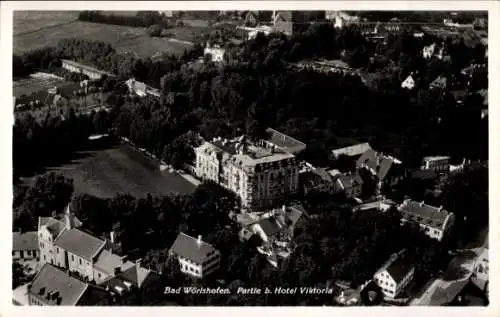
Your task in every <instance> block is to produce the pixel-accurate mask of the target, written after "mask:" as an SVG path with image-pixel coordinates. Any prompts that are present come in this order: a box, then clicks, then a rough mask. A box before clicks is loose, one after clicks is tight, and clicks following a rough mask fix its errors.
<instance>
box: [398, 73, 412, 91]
mask: <svg viewBox="0 0 500 317" xmlns="http://www.w3.org/2000/svg"><path fill="white" fill-rule="evenodd" d="M414 87H415V80H414V79H413V77H412V76H411V75H409V76H408V77H406V79H405V80H404V81H403V82H402V83H401V88H406V89H410V90H411V89H413V88H414Z"/></svg>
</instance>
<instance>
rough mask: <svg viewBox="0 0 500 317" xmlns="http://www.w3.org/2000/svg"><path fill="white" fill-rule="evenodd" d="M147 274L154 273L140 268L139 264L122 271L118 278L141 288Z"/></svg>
mask: <svg viewBox="0 0 500 317" xmlns="http://www.w3.org/2000/svg"><path fill="white" fill-rule="evenodd" d="M149 274H155V273H154V272H152V271H151V270H148V269H146V268H144V267H142V266H140V265H139V264H134V265H133V266H131V267H129V268H128V269H126V270H125V271H123V273H122V274H120V277H121V278H122V279H125V280H127V281H129V282H130V283H132V284H133V285H134V286H136V287H141V286H142V283H144V281H145V280H146V278H147V277H148V276H149Z"/></svg>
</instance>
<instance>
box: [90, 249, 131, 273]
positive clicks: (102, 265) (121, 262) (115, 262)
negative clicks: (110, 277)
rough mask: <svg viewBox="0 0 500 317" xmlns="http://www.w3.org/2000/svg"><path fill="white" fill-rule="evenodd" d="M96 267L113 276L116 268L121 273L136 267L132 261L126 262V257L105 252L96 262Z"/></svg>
mask: <svg viewBox="0 0 500 317" xmlns="http://www.w3.org/2000/svg"><path fill="white" fill-rule="evenodd" d="M94 265H95V267H96V268H97V269H98V270H100V271H103V272H105V273H107V274H113V273H114V271H115V268H120V269H121V271H122V272H123V271H125V270H127V269H129V268H131V267H132V266H135V264H134V263H132V262H131V261H125V257H122V256H118V255H116V254H114V253H112V252H111V251H108V250H103V251H102V252H101V253H100V254H99V256H98V257H97V260H96V262H95V264H94Z"/></svg>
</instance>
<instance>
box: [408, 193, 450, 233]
mask: <svg viewBox="0 0 500 317" xmlns="http://www.w3.org/2000/svg"><path fill="white" fill-rule="evenodd" d="M398 209H399V211H400V212H401V213H402V216H403V218H405V219H406V220H409V221H414V222H417V223H420V224H423V225H426V226H429V227H434V228H440V229H441V228H443V226H444V224H445V222H446V221H447V219H448V217H449V216H450V215H452V213H450V212H448V211H447V210H446V209H443V208H442V207H433V206H430V205H426V204H425V203H423V202H416V201H412V200H409V199H407V200H405V201H404V202H403V203H402V204H401V205H400V206H399V208H398Z"/></svg>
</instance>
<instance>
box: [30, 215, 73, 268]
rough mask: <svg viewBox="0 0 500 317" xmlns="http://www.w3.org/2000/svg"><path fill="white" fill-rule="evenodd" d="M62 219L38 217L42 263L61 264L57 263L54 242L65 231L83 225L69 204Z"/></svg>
mask: <svg viewBox="0 0 500 317" xmlns="http://www.w3.org/2000/svg"><path fill="white" fill-rule="evenodd" d="M62 220H63V221H60V220H58V219H56V218H54V217H39V218H38V243H39V246H40V261H41V263H42V264H44V263H50V264H53V265H60V264H57V259H56V247H55V246H54V242H55V241H56V240H57V239H58V238H59V237H60V236H61V234H62V233H63V232H64V231H66V230H69V229H71V228H78V227H79V226H81V222H80V221H79V220H78V219H77V218H76V217H75V216H74V215H73V214H72V213H71V212H70V210H69V206H68V207H67V208H66V210H65V213H64V217H63V219H62ZM60 266H61V265H60Z"/></svg>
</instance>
